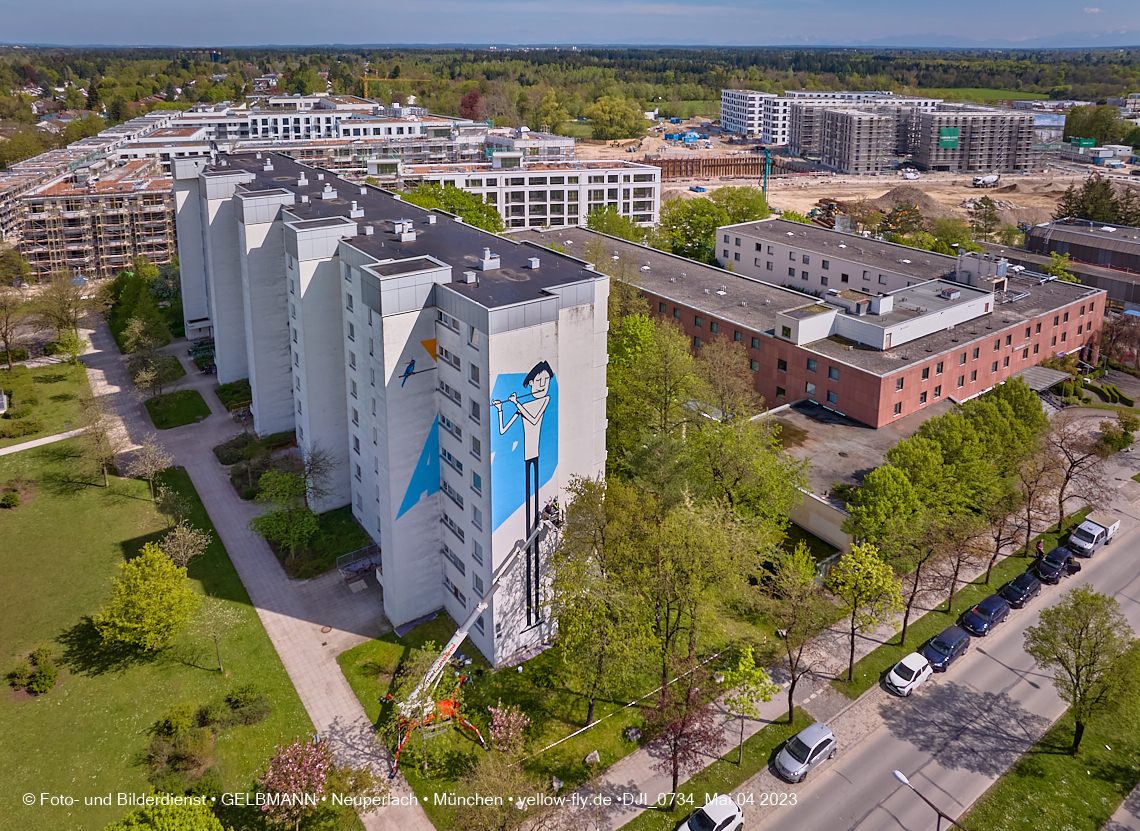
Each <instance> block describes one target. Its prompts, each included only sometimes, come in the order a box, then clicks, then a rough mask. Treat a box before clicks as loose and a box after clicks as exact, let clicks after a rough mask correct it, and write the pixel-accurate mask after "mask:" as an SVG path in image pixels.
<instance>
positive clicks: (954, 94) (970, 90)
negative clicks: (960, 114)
mask: <svg viewBox="0 0 1140 831" xmlns="http://www.w3.org/2000/svg"><path fill="white" fill-rule="evenodd" d="M909 94H911V95H923V96H927V97H930V98H946V99H950V100H952V99H968V100H971V101H1005V100H1010V101H1034V100H1041V99H1044V98H1048V97H1049V96H1048V95H1046V94H1045V93H1043V92H1019V91H1017V90H1014V89H982V88H981V87H963V88H962V89H917V90H914V91H913V92H912V93H909Z"/></svg>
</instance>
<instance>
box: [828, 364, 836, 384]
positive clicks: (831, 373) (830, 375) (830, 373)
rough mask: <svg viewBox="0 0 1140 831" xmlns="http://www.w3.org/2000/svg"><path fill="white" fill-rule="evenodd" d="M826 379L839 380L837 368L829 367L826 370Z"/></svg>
mask: <svg viewBox="0 0 1140 831" xmlns="http://www.w3.org/2000/svg"><path fill="white" fill-rule="evenodd" d="M827 377H828V378H829V379H831V380H832V381H838V380H839V367H837V366H831V367H828V368H827Z"/></svg>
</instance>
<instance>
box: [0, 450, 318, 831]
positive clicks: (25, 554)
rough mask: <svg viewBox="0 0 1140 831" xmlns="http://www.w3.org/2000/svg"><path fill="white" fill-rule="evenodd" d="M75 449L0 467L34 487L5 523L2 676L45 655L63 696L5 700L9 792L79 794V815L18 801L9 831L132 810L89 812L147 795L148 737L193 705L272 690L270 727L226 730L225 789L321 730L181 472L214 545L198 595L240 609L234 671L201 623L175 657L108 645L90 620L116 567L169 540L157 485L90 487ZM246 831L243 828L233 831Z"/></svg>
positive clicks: (179, 643) (5, 695) (230, 638)
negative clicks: (289, 744)
mask: <svg viewBox="0 0 1140 831" xmlns="http://www.w3.org/2000/svg"><path fill="white" fill-rule="evenodd" d="M75 454H76V449H75V442H74V441H66V442H59V443H55V444H52V445H48V446H45V447H39V448H34V449H32V450H27V451H23V452H21V453H15V454H12V455H10V456H5V457H2V458H0V480H2V481H6V480H8V479H11V478H14V477H17V476H23V477H27V478H29V479H32V480H34V481H35V483H36V493H35V497H34V499H32V500H31V501H30V502H28V503H26V504H25V505H23V506H21V507H20V508H18V509H16V510H13V511H5V512H4V513H3V516H2V518H0V528H2V531H0V533H2V534H3V540H4V542H3V544H2V545H0V608H3V609H4V639H3V642H2V644H0V669H2V670H3V671H4V672H7V671H8V670H9V669H10V668H11V667H12V665H14V664H15V663H16V661H17V660H19V659H20V658H22V657H23V656H24V655H26V654H27V653H28V652H30V651H31V650H33V649H35V648H36V647H38V646H40V645H43V644H47V645H50V646H51V647H52V648H53V650H54V652H55V660H56V662H57V663H58V664H59V665H60V681H59V684H58V686H57V687H56V688H55V689H54V690H52V691H51V692H50V693H48V694H47V695H45V696H43V697H41V698H37V699H26V698H24V697H22V696H15V695H13V694H12V693H10V692H9V691H8V690H3V691H2V694H0V781H3V782H4V783H5V791H6V792H8V793H13V794H19V793H26V792H34V793H40V792H48V793H57V794H70V795H72V796H74V797H75V798H76V799H77V800H78V802H79V805H78V807H73V808H71V809H65V808H58V809H52V808H39V807H35V808H27V807H24V806H23V805H22V804H21V803H20V802H19V801H13V800H9V803H10V804H8V805H6V806H5V807H4V810H3V811H0V829H4V831H8V829H11V831H17V829H19V831H23V829H27V828H69V829H75V831H89V829H99V828H102V827H103V826H105V825H106V824H107V823H109V822H112V821H115V820H117V819H119V818H120V817H122V816H123V815H124V814H126V813H127V812H128V809H127V808H125V807H118V806H114V805H112V806H110V807H87V806H84V805H83V801H82V798H83V796H94V795H97V794H104V795H105V794H107V793H108V792H113V793H117V792H119V791H125V792H134V793H145V792H146V791H147V790H148V787H149V786H148V783H147V782H146V769H145V768H144V767H142V766H140V765H139V764H137V763H136V757H137V754H139V753H140V752H141V751H143V750H145V748H146V746H147V743H148V740H149V737H148V734H147V731H148V729H149V728H150V726H151V725H152V724H153V723H154V722H155V721H156V720H157V719H159V718H160V717H162V716H163V715H165V714H166V713H167V712H168V711H169V710H170V709H171V708H172V707H174V706H175V705H178V704H180V703H183V702H190V703H206V702H208V701H211V700H214V699H217V698H219V697H220V696H222V695H224V694H225V693H226V692H227V691H228V690H230V689H231V688H232V687H234V686H235V685H238V684H244V683H252V684H255V685H256V686H258V687H260V688H261V689H264V690H266V691H267V692H268V693H269V696H270V700H271V702H272V706H273V712H272V713H271V715H270V717H269V718H268V719H267V720H266V721H263V722H262V723H261V724H258V725H256V726H253V727H239V728H233V729H231V730H228V731H226V732H224V733H222V734H221V735H220V736H219V738H218V741H217V744H216V746H215V757H216V759H217V761H218V765H219V768H220V772H221V774H222V776H223V779H224V782H225V784H226V789H227V790H243V791H244V790H246V789H248V788H250V786H251V785H252V783H253V779H254V777H255V776H256V775H257V772H258V770H259V768H261V767H262V766H263V765H264V763H265V760H266V759H267V758H268V757H269V756H270V755H271V754H272V752H273V748H274V746H275V745H276V744H277V743H278V742H281V741H289V740H291V739H292V738H293V737H295V736H302V735H306V734H308V733H310V732H311V731H312V724H311V722H310V721H309V718H308V715H307V714H306V713H305V710H304V708H303V706H302V705H301V702H300V700H299V698H298V697H297V694H296V692H295V691H294V690H293V687H292V685H291V683H290V681H289V678H288V676H287V675H286V673H285V670H284V667H283V666H282V665H281V661H280V659H279V658H278V657H277V653H276V652H275V650H274V648H273V645H272V643H271V642H270V640H269V637H268V636H267V635H266V633H265V630H264V628H263V627H262V624H261V621H260V619H259V618H258V615H257V612H256V610H255V609H254V608H253V606H252V605H251V604H250V601H249V596H248V595H247V594H246V592H245V589H244V588H243V587H242V584H241V580H240V579H239V578H238V575H237V572H236V571H235V570H234V567H233V565H232V564H231V562H230V559H229V557H228V555H227V554H226V551H225V549H224V547H223V546H222V545H221V543H220V542H219V541H218V537H217V534H216V532H214V529H213V526H212V524H211V523H210V519H209V517H208V515H207V514H206V511H205V509H204V508H203V507H202V503H201V501H200V500H199V498H198V495H197V493H196V492H195V491H194V489H193V486H192V485H191V483H190V480H189V477H188V476H186V474H185V473H184V472H183V471H180V470H171V471H167V473H166V474H165V475H164V480H165V481H166V482H167V483H168V484H170V485H171V486H173V487H175V488H177V489H178V490H179V491H180V492H181V493H183V494H184V495H185V496H186V497H187V499H188V500H189V501H190V503H191V505H192V510H191V513H190V522H191V523H192V524H194V525H196V526H198V527H200V528H204V529H206V530H209V531H210V532H211V533H212V534H213V538H214V542H213V544H212V545H211V546H210V548H209V549H208V551H207V552H206V554H204V555H203V556H202V557H200V558H198V559H196V560H195V561H193V562H192V563H191V565H190V569H189V576H190V579H191V581H192V582H193V584H194V585H195V587H196V589H197V590H198V591H200V592H203V593H205V594H209V595H212V596H213V597H215V598H218V599H219V600H220V601H221V602H222V603H223V604H224V605H225V606H226V607H228V608H229V609H231V610H232V615H233V616H234V618H235V621H234V623H233V624H232V625H231V626H230V627H229V629H228V631H226V632H225V633H224V634H223V635H222V639H221V650H222V658H223V661H224V663H225V667H226V673H225V675H224V676H223V674H221V673H219V672H218V671H217V669H216V667H217V664H216V662H215V658H214V644H213V641H212V640H211V639H210V638H209V637H208V636H207V635H206V634H203V633H201V632H200V631H197V632H196V631H195V630H194V625H193V624H191V627H190V628H188V629H187V631H186V632H184V633H183V634H181V635H180V636H179V637H178V638H177V639H176V640H175V642H174V643H173V644H172V645H171V646H170V647H168V648H167V649H164V650H161V651H159V652H156V653H152V654H147V655H144V656H138V655H135V654H132V653H129V652H121V651H114V650H112V651H108V650H106V649H104V648H103V647H102V644H101V643H100V641H99V639H98V637H97V635H96V634H95V632H94V630H93V627H92V626H91V624H90V621H89V618H88V616H89V615H91V614H93V613H95V612H96V611H98V610H99V609H100V608H101V607H102V606H103V604H104V603H105V602H106V601H107V599H108V598H109V597H110V589H111V583H110V578H111V577H112V576H113V575H115V574H117V573H118V565H119V564H120V563H122V562H123V561H124V560H126V559H128V558H130V557H132V556H134V554H135V553H136V552H137V551H138V550H139V549H140V548H141V547H142V545H143V544H144V543H146V542H150V541H156V540H158V539H160V538H161V536H162V535H163V533H164V526H163V522H162V518H161V517H160V516H159V515H158V513H157V512H156V511H155V509H154V505H153V503H152V502H151V501H150V498H149V492H148V488H147V484H146V482H143V481H136V480H131V479H119V478H112V480H111V486H110V487H108V488H103V487H102V485H101V483H102V478H101V477H96V478H93V479H87V478H84V477H83V476H79V475H77V474H76V472H75V466H76V461H77V460H76V458H75ZM235 824H236V823H235Z"/></svg>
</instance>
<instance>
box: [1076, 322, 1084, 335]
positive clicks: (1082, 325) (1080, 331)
mask: <svg viewBox="0 0 1140 831" xmlns="http://www.w3.org/2000/svg"><path fill="white" fill-rule="evenodd" d="M1084 330H1085V325H1084V324H1083V323H1082V324H1081V325H1080V326H1078V327H1077V334H1078V335H1079V334H1081V333H1082V332H1083V331H1084Z"/></svg>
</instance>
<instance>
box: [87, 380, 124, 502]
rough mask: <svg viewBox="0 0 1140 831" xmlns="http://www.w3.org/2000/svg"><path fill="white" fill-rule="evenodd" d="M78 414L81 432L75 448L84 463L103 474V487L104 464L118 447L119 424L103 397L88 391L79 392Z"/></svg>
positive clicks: (111, 462) (112, 462) (112, 460)
mask: <svg viewBox="0 0 1140 831" xmlns="http://www.w3.org/2000/svg"><path fill="white" fill-rule="evenodd" d="M79 414H80V415H79V417H80V422H81V424H82V425H83V426H82V430H83V433H82V434H81V436H80V439H79V451H80V453H81V454H82V456H83V460H84V462H85V463H86V465H87V466H88V467H89V468H90V469H91V470H93V471H97V472H99V473H102V474H103V487H107V485H108V484H109V483H108V479H107V471H108V468H111V467H114V465H115V457H116V456H117V455H118V453H119V451H120V450H121V448H122V440H121V438H120V431H119V426H118V425H117V424H116V423H115V420H114V418H113V417H112V415H111V412H110V409H109V408H108V406H107V399H106V398H104V397H102V396H98V395H94V394H92V393H91V392H87V391H84V392H81V393H80V395H79Z"/></svg>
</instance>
